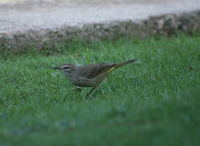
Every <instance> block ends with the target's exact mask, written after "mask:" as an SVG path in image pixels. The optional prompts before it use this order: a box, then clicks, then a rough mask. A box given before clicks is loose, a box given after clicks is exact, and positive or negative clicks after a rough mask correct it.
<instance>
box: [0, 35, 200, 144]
mask: <svg viewBox="0 0 200 146" xmlns="http://www.w3.org/2000/svg"><path fill="white" fill-rule="evenodd" d="M199 36H200V33H197V34H196V35H193V36H187V35H184V34H183V35H176V36H172V37H163V36H155V37H151V38H148V39H143V40H140V39H137V38H126V37H123V38H119V39H117V40H113V41H94V42H91V43H85V42H84V41H77V42H70V43H67V44H63V45H61V46H57V47H54V48H49V49H45V50H39V51H38V50H37V49H28V50H27V51H22V52H19V53H15V54H14V53H9V52H6V51H2V52H1V56H0V67H1V70H0V145H2V146H4V145H5V146H7V145H20V146H22V145H29V146H31V145H87V146H88V145H104V146H106V145H107V146H111V145H115V146H122V145H131V146H132V145H148V146H161V145H162V146H163V145H166V146H169V145H170V146H198V145H199V143H200V37H199ZM134 58H137V59H138V60H139V61H138V62H136V63H131V64H128V65H126V66H122V67H120V68H118V69H117V70H115V71H113V72H112V73H111V74H110V75H109V76H108V78H107V80H106V81H105V82H104V83H103V84H102V85H101V90H100V91H99V92H98V93H97V95H96V97H95V99H93V100H90V99H89V100H86V99H85V97H86V95H87V93H88V92H89V91H90V90H91V88H81V89H79V90H74V89H75V86H74V85H72V84H71V83H70V82H69V81H68V80H67V78H66V77H65V76H64V75H63V74H62V73H61V72H60V71H58V70H53V69H52V67H55V66H59V65H61V64H63V63H73V64H76V65H77V64H78V65H85V64H92V63H103V62H105V63H114V62H123V61H126V60H129V59H134Z"/></svg>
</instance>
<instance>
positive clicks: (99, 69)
mask: <svg viewBox="0 0 200 146" xmlns="http://www.w3.org/2000/svg"><path fill="white" fill-rule="evenodd" d="M115 64H116V63H112V64H110V63H98V64H95V65H96V66H94V67H93V68H91V70H90V71H89V74H88V76H87V78H88V79H91V78H94V77H96V76H98V75H100V74H102V73H104V72H106V71H108V70H109V69H111V68H112V67H113V66H114V65H115Z"/></svg>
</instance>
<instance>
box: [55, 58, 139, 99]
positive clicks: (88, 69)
mask: <svg viewBox="0 0 200 146" xmlns="http://www.w3.org/2000/svg"><path fill="white" fill-rule="evenodd" d="M135 61H137V59H133V60H128V61H125V62H122V63H96V64H89V65H83V66H76V65H74V64H70V63H65V64H62V65H61V66H59V67H54V68H53V69H59V70H61V71H62V72H63V73H64V75H65V76H66V77H67V78H68V79H69V81H70V82H71V83H72V84H74V85H76V86H79V87H94V88H93V89H92V90H91V91H90V92H89V93H88V94H87V96H86V99H87V97H88V96H89V95H90V93H92V91H93V90H94V89H95V88H97V90H96V92H95V93H94V95H93V96H92V98H93V97H94V96H95V95H96V93H97V91H98V90H99V89H100V85H101V84H102V83H103V81H104V80H105V79H106V76H107V75H108V74H109V73H110V72H112V71H113V70H115V69H117V68H118V67H120V66H123V65H126V64H128V63H131V62H135Z"/></svg>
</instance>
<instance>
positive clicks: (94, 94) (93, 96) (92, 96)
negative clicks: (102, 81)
mask: <svg viewBox="0 0 200 146" xmlns="http://www.w3.org/2000/svg"><path fill="white" fill-rule="evenodd" d="M99 89H100V87H99V86H97V90H96V92H95V93H94V95H93V96H92V98H91V99H93V98H94V96H95V95H96V94H97V91H99Z"/></svg>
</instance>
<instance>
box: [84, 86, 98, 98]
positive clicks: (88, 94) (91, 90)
mask: <svg viewBox="0 0 200 146" xmlns="http://www.w3.org/2000/svg"><path fill="white" fill-rule="evenodd" d="M95 88H96V87H94V88H92V90H91V91H90V92H89V93H88V94H87V96H86V99H87V98H88V96H89V95H90V93H92V91H93V90H94V89H95Z"/></svg>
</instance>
